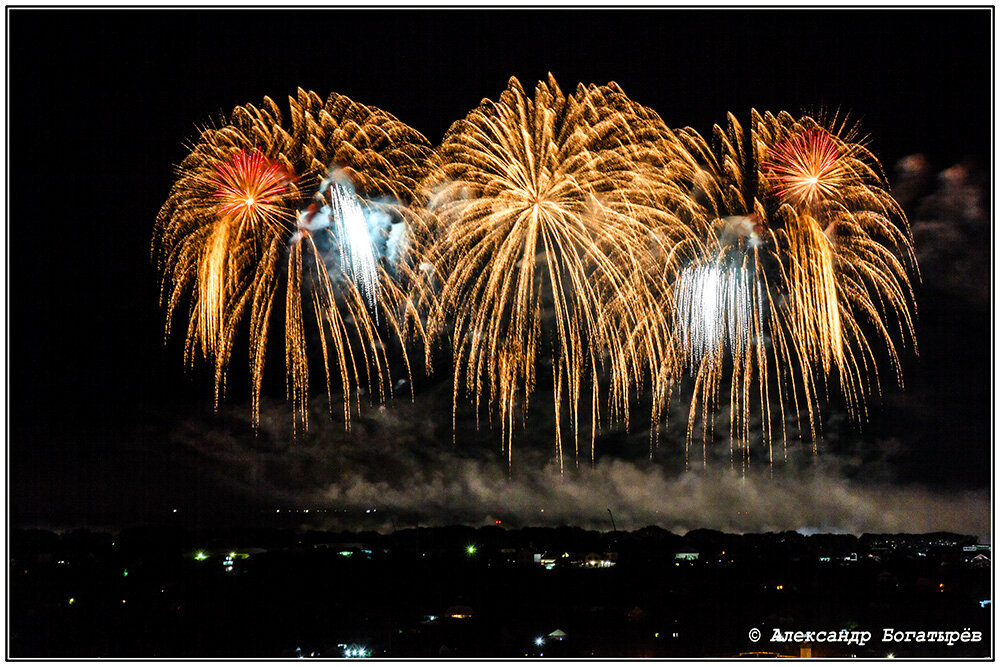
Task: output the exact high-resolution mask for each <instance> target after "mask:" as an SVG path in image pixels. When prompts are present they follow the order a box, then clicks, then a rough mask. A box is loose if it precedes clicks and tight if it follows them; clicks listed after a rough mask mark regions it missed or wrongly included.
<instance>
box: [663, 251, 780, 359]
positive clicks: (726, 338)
mask: <svg viewBox="0 0 1000 667" xmlns="http://www.w3.org/2000/svg"><path fill="white" fill-rule="evenodd" d="M755 292H756V294H755ZM676 294H677V297H676V299H677V300H676V310H675V319H676V322H677V328H678V330H679V331H680V333H681V341H682V343H683V346H684V351H685V354H686V356H687V358H688V361H689V362H690V365H691V367H692V368H697V367H698V366H699V365H700V364H701V362H702V359H703V358H706V357H707V358H708V361H710V362H716V361H719V360H720V359H721V358H722V355H723V354H724V353H725V352H726V350H727V349H728V350H730V351H731V352H733V353H734V354H736V355H740V354H741V353H742V352H743V350H745V349H746V346H747V345H748V342H749V341H750V340H752V337H753V336H752V334H753V332H752V331H751V327H752V326H753V324H752V318H751V315H752V313H753V308H754V307H755V306H754V304H755V303H756V307H757V308H760V307H761V299H760V289H759V287H758V286H757V284H756V282H755V281H753V280H752V279H751V277H750V275H749V272H748V271H747V270H746V268H744V267H741V266H740V267H731V266H717V265H714V264H709V265H702V266H689V267H687V268H685V269H684V270H683V271H681V274H680V276H679V277H678V279H677V292H676ZM760 319H761V318H758V322H759V321H760Z"/></svg>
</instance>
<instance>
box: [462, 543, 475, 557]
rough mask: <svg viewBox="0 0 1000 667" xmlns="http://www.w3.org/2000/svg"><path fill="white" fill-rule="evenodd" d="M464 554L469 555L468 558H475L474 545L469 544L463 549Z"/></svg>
mask: <svg viewBox="0 0 1000 667" xmlns="http://www.w3.org/2000/svg"><path fill="white" fill-rule="evenodd" d="M465 553H467V554H469V555H470V556H475V555H476V545H475V544H470V545H469V546H467V547H465Z"/></svg>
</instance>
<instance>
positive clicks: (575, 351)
mask: <svg viewBox="0 0 1000 667" xmlns="http://www.w3.org/2000/svg"><path fill="white" fill-rule="evenodd" d="M656 123H659V124H660V125H662V121H660V120H659V118H658V117H657V116H655V114H652V113H651V112H649V111H648V110H645V109H644V108H642V107H640V106H639V105H637V104H635V103H633V102H631V100H628V98H627V97H625V95H624V93H622V92H621V90H620V89H619V88H617V86H614V85H613V84H609V86H606V87H597V86H590V87H585V86H583V85H580V86H578V88H577V90H576V92H575V93H574V94H573V95H564V94H563V93H562V91H561V90H560V89H559V87H558V85H557V84H556V83H555V81H554V79H552V78H551V77H550V78H549V80H548V81H547V82H541V83H539V84H538V86H537V88H536V90H535V97H534V99H531V98H529V97H528V96H527V95H526V94H525V92H524V89H523V88H522V87H521V85H520V83H519V82H518V81H517V80H516V79H511V81H510V83H509V85H508V88H507V90H506V91H504V93H503V94H502V95H501V96H500V99H499V101H498V102H492V101H489V100H484V101H483V103H482V104H481V105H480V106H479V108H477V109H475V110H473V111H472V112H470V113H469V114H468V115H467V116H466V118H465V119H464V120H462V121H459V122H458V123H456V124H455V125H453V126H452V128H451V129H450V130H449V132H448V134H447V135H446V137H445V139H444V142H443V144H442V146H441V147H440V149H439V156H440V158H439V162H440V166H439V169H438V170H437V172H436V173H435V174H434V175H433V177H432V178H431V179H430V181H429V183H428V185H427V190H428V191H430V192H433V193H434V196H433V197H432V198H431V202H430V205H429V207H430V208H431V210H432V212H433V215H434V216H435V217H436V220H437V221H439V224H440V226H441V232H440V234H439V235H438V238H437V239H436V243H435V245H434V246H433V248H432V257H433V260H432V263H433V264H434V266H435V270H436V273H437V275H438V276H439V277H440V278H441V280H442V285H441V287H440V290H439V293H438V295H437V308H436V310H435V312H434V313H433V315H432V321H433V323H434V327H435V329H436V330H438V331H440V330H441V329H442V328H443V327H444V326H445V324H446V323H448V324H450V325H451V326H452V327H453V328H452V340H453V356H454V364H455V368H454V375H455V401H456V403H457V400H458V395H459V391H460V389H461V388H463V387H464V389H465V390H466V391H467V392H468V393H469V394H471V395H472V397H473V402H474V404H475V408H476V412H477V414H478V413H479V412H480V409H481V406H482V404H483V403H486V404H487V408H488V409H487V414H488V417H489V418H490V419H492V417H493V415H494V413H496V415H497V416H498V418H499V421H500V424H501V429H502V433H503V443H502V448H503V450H504V451H505V452H506V454H507V456H508V461H509V460H510V459H509V457H510V456H511V449H512V436H513V430H514V428H515V421H516V417H517V415H518V413H519V414H520V415H521V416H522V418H523V415H524V414H525V412H526V410H527V406H528V403H529V400H530V397H531V395H532V393H533V391H534V388H535V383H536V376H535V369H536V367H537V363H538V361H539V359H540V357H541V356H543V355H546V356H547V355H548V354H549V353H551V355H552V367H553V383H554V395H555V403H554V406H553V409H554V411H555V414H556V421H557V422H558V423H559V425H557V431H556V456H557V458H558V460H559V461H560V462H562V461H563V453H562V438H563V430H562V426H561V422H562V419H563V414H564V413H565V415H566V419H567V421H568V424H569V429H570V432H571V434H572V438H573V443H574V452H575V453H576V454H577V456H578V453H579V445H578V432H579V429H580V424H581V422H582V421H583V420H584V419H586V410H585V409H581V408H582V407H584V405H583V402H582V399H583V396H584V394H585V393H589V396H590V398H589V401H587V402H589V412H590V415H589V416H590V432H591V449H590V454H591V459H592V460H593V456H594V448H593V437H594V433H595V431H596V428H597V423H598V421H599V420H600V418H601V408H600V406H601V402H600V401H599V397H598V393H599V381H600V379H601V377H602V372H606V373H607V374H608V375H607V376H608V378H609V382H608V385H609V389H608V392H609V398H608V404H609V410H608V413H607V416H608V417H609V418H610V419H616V418H623V419H626V418H627V398H628V392H629V390H630V389H632V388H635V387H637V386H638V385H639V384H640V383H641V382H642V381H643V376H644V375H646V374H653V375H655V374H656V372H657V370H658V369H659V368H660V367H661V364H667V363H668V362H667V361H666V358H667V357H670V355H672V354H673V350H672V348H671V347H670V345H669V343H668V340H667V339H668V337H667V336H664V335H663V334H662V332H663V329H664V325H663V323H662V320H663V318H664V314H663V313H662V307H661V305H660V303H659V301H658V299H657V298H656V294H655V293H654V291H653V289H654V288H655V286H656V285H657V283H656V282H655V281H649V282H648V281H646V280H645V276H646V273H647V272H648V271H649V268H648V264H649V263H650V262H649V261H648V256H649V250H648V245H649V238H650V231H651V230H657V229H672V228H674V227H676V226H677V224H678V223H677V220H676V218H675V217H674V215H673V213H672V212H671V211H668V210H664V209H661V208H659V207H658V206H656V205H655V204H656V202H657V199H656V192H655V191H656V190H657V189H658V188H661V187H669V184H670V181H669V179H667V178H664V177H663V173H662V171H657V172H656V177H657V179H658V180H655V181H651V180H649V179H648V178H647V176H646V174H645V173H644V170H645V169H646V167H644V164H645V163H644V161H643V160H642V159H639V158H640V156H643V155H645V154H646V153H648V152H651V151H652V152H655V150H656V147H655V146H653V145H652V144H648V145H647V144H646V143H644V132H647V130H646V128H648V127H649V126H651V125H655V124H656ZM664 129H665V128H664ZM648 134H649V135H650V136H652V135H653V134H654V133H651V132H648ZM649 172H650V173H653V172H652V170H649ZM675 233H676V232H675ZM473 304H474V305H473ZM637 332H639V333H638V336H639V338H638V340H637V339H636V338H635V337H634V336H635V335H636V333H637Z"/></svg>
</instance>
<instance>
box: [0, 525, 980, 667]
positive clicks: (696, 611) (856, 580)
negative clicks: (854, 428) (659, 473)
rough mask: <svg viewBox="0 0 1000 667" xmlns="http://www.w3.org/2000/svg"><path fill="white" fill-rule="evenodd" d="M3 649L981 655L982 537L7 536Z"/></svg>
mask: <svg viewBox="0 0 1000 667" xmlns="http://www.w3.org/2000/svg"><path fill="white" fill-rule="evenodd" d="M8 558H9V568H10V571H9V576H8V605H9V616H8V632H9V645H8V657H10V658H29V657H53V658H62V657H84V658H86V657H108V658H125V657H150V658H170V657H177V658H193V657H206V658H216V657H217V658H222V657H235V658H239V657H276V658H280V657H285V658H331V657H332V658H362V659H363V658H386V657H435V658H437V657H511V658H524V657H543V658H548V657H617V658H638V657H741V656H742V657H782V656H788V657H866V658H885V657H987V656H992V655H993V635H992V611H993V610H992V599H991V570H990V566H991V562H992V550H991V546H990V545H989V544H983V543H981V542H980V540H979V539H978V538H977V537H976V536H967V535H957V534H952V533H932V534H926V535H874V534H866V535H861V536H860V537H859V536H852V535H831V534H811V535H804V534H801V533H798V532H782V533H766V534H745V535H736V534H727V533H722V532H718V531H714V530H692V531H690V532H688V533H686V534H684V535H678V534H675V533H671V532H669V531H667V530H664V529H661V528H658V527H652V526H650V527H646V528H643V529H640V530H636V531H632V532H624V531H610V532H597V531H587V530H582V529H578V528H568V527H563V528H518V529H508V528H506V527H504V526H503V525H501V524H500V522H497V525H492V526H486V527H481V528H471V527H465V526H451V527H444V528H406V529H402V530H398V531H396V532H393V533H391V534H388V535H383V534H379V533H375V532H328V531H320V530H308V531H295V530H291V529H280V528H245V529H237V528H229V529H225V530H211V531H209V530H192V529H187V528H182V527H178V526H147V527H134V528H127V529H122V530H120V531H118V532H116V533H110V532H98V531H94V530H88V529H75V530H66V531H62V532H54V531H47V530H38V529H13V530H12V531H11V533H10V536H9V542H8Z"/></svg>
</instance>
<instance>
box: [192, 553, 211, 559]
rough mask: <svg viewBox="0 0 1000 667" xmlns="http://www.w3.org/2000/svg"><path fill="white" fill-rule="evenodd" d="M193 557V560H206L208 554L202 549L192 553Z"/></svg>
mask: <svg viewBox="0 0 1000 667" xmlns="http://www.w3.org/2000/svg"><path fill="white" fill-rule="evenodd" d="M194 559H195V560H208V554H206V553H205V552H204V551H199V552H198V553H196V554H195V555H194Z"/></svg>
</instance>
